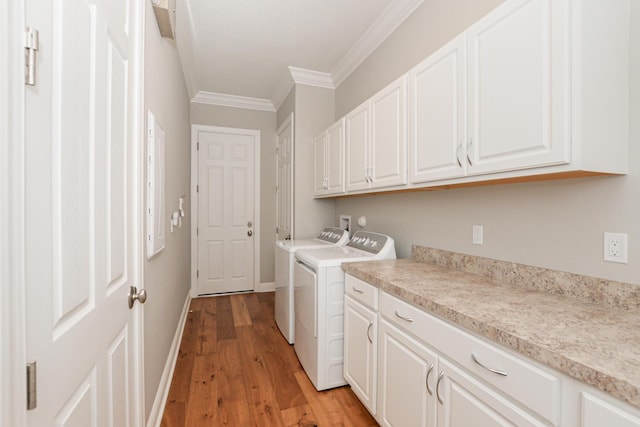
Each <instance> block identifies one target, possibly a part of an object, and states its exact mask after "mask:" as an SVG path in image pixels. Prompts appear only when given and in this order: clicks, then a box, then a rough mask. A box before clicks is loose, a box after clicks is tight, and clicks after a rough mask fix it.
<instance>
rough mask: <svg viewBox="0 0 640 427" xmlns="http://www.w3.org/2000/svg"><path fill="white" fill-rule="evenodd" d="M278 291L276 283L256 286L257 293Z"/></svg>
mask: <svg viewBox="0 0 640 427" xmlns="http://www.w3.org/2000/svg"><path fill="white" fill-rule="evenodd" d="M275 290H276V282H266V283H260V284H259V285H258V286H256V289H255V292H274V291H275Z"/></svg>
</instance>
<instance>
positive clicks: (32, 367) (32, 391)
mask: <svg viewBox="0 0 640 427" xmlns="http://www.w3.org/2000/svg"><path fill="white" fill-rule="evenodd" d="M36 370H37V367H36V362H29V363H27V410H28V411H29V410H31V409H36V406H37V404H38V401H37V382H36V373H37V371H36Z"/></svg>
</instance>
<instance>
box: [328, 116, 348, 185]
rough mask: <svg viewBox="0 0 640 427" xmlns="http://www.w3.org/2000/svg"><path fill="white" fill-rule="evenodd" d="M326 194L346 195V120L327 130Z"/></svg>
mask: <svg viewBox="0 0 640 427" xmlns="http://www.w3.org/2000/svg"><path fill="white" fill-rule="evenodd" d="M326 174H327V175H326V177H327V192H326V194H339V193H344V120H339V121H338V122H336V123H334V124H333V125H332V126H331V127H330V128H329V129H327V141H326Z"/></svg>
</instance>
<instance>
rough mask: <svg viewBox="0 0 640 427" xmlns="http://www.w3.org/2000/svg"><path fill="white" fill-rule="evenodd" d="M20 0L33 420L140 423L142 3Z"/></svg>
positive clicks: (77, 425)
mask: <svg viewBox="0 0 640 427" xmlns="http://www.w3.org/2000/svg"><path fill="white" fill-rule="evenodd" d="M24 4H25V13H26V14H25V18H26V25H28V26H30V27H33V28H35V29H37V30H38V31H39V35H40V44H39V51H38V57H37V59H38V60H37V75H36V78H37V83H36V85H35V86H27V87H25V123H24V125H25V171H24V176H25V196H24V197H25V240H24V242H25V282H26V328H27V330H26V344H27V346H26V347H27V358H28V359H29V360H30V361H36V362H37V393H38V394H37V407H36V408H35V409H32V410H30V411H28V414H27V424H28V426H32V427H42V426H69V427H86V426H134V425H139V424H140V420H141V418H140V417H141V415H140V414H141V408H140V404H141V402H140V401H141V399H140V395H139V393H138V392H139V387H138V386H139V384H140V383H141V373H140V365H139V363H138V362H139V358H138V355H139V342H138V339H139V335H138V334H139V331H138V327H139V325H140V323H139V320H140V315H141V313H140V309H139V308H138V307H139V304H136V305H135V306H134V310H129V307H128V304H127V297H128V292H129V288H130V286H132V285H136V286H140V283H138V282H137V280H138V278H139V277H140V271H139V268H140V265H139V256H140V252H139V251H140V246H141V239H142V231H141V229H140V227H139V222H140V217H141V215H142V213H141V210H140V209H139V206H140V200H139V193H140V191H139V190H138V189H141V188H142V183H141V181H140V178H139V176H140V175H139V163H140V155H139V152H138V148H137V147H139V146H141V144H142V132H141V128H140V125H139V123H140V106H139V105H140V104H139V99H140V97H139V84H140V81H141V77H140V68H139V67H140V60H141V59H140V56H139V55H140V48H141V41H142V38H141V33H140V28H141V27H140V25H139V22H140V19H141V14H142V10H141V7H142V3H141V2H138V1H131V0H128V1H127V0H123V1H119V2H113V1H109V0H64V1H62V0H58V1H53V2H50V1H44V0H27V1H26V2H25V3H24ZM16 401H18V402H22V399H17V400H16Z"/></svg>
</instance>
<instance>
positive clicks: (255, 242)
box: [190, 124, 261, 298]
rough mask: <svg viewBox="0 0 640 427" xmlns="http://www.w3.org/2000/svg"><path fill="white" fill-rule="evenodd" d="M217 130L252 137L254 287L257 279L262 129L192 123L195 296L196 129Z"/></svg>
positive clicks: (193, 281) (193, 279)
mask: <svg viewBox="0 0 640 427" xmlns="http://www.w3.org/2000/svg"><path fill="white" fill-rule="evenodd" d="M200 131H204V132H219V133H229V134H235V135H247V136H253V137H254V167H253V172H254V173H253V175H254V178H253V187H254V189H253V190H254V191H253V194H254V198H253V210H254V218H253V236H254V239H253V289H254V290H255V289H256V287H257V286H258V285H259V283H260V230H261V227H260V146H261V133H260V131H259V130H254V129H240V128H229V127H222V126H209V125H196V124H192V125H191V292H190V294H191V297H192V298H196V297H197V296H198V293H197V289H198V286H197V285H198V283H197V277H196V271H197V268H198V236H197V234H196V231H197V228H198V203H199V200H198V193H197V192H196V186H197V185H198V175H199V173H198V172H199V171H198V150H197V148H196V145H197V143H198V132H200Z"/></svg>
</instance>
